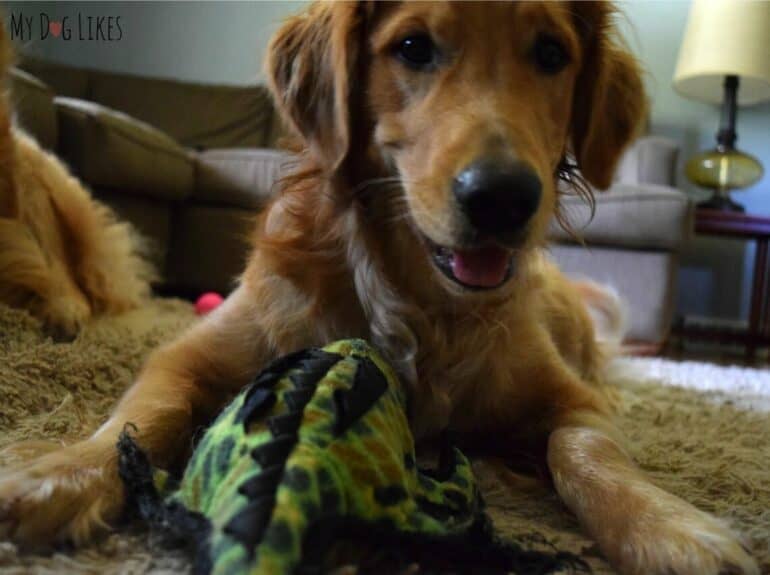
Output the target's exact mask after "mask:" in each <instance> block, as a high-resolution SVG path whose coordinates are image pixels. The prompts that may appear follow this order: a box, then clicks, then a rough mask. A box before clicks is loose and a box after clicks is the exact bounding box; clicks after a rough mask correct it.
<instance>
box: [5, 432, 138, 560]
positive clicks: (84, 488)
mask: <svg viewBox="0 0 770 575" xmlns="http://www.w3.org/2000/svg"><path fill="white" fill-rule="evenodd" d="M122 502H123V488H122V484H121V481H120V479H119V477H118V473H117V468H116V463H115V455H114V454H112V453H109V452H106V451H105V450H104V449H102V447H101V446H98V445H96V444H92V443H91V442H89V441H85V442H82V443H78V444H75V445H72V446H69V447H65V448H62V449H59V450H57V451H53V452H51V453H48V454H45V455H43V456H40V457H37V458H35V459H33V460H31V461H29V462H28V463H25V464H20V465H15V466H12V467H10V468H5V469H2V470H0V539H9V540H11V541H14V542H16V543H18V544H20V545H22V546H23V547H40V546H45V545H47V544H50V543H54V542H61V541H68V542H73V543H76V544H80V543H83V542H85V541H88V540H89V539H91V538H92V537H93V536H94V535H95V534H97V533H99V532H100V531H104V530H105V529H106V528H107V527H108V523H109V522H112V521H114V520H115V519H117V517H118V515H119V513H120V511H121V508H122Z"/></svg>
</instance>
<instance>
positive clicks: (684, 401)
mask: <svg viewBox="0 0 770 575" xmlns="http://www.w3.org/2000/svg"><path fill="white" fill-rule="evenodd" d="M194 321H196V320H195V316H194V314H193V311H192V306H190V305H189V304H187V303H185V302H181V301H177V300H168V299H166V300H163V299H157V300H153V301H152V302H149V303H148V304H147V305H146V306H145V307H144V308H143V309H140V310H137V311H134V312H131V313H128V314H125V315H123V316H121V317H118V318H103V319H99V320H96V321H94V322H93V323H92V324H91V325H89V326H88V327H86V328H85V329H84V330H83V332H82V333H81V334H80V336H79V337H78V338H77V340H75V341H74V342H72V343H55V342H53V341H51V339H50V338H48V337H46V336H45V335H44V334H43V332H42V330H41V326H40V324H39V322H37V321H36V320H35V319H33V318H31V317H30V316H29V315H28V314H26V313H25V312H22V311H18V310H12V309H10V308H7V307H4V306H1V305H0V450H2V448H3V447H5V446H7V445H9V444H11V443H13V442H15V441H19V440H23V439H35V440H38V439H46V440H55V441H62V442H69V441H73V440H75V439H76V438H79V437H82V436H84V435H86V434H88V433H89V432H90V431H92V430H93V429H95V428H96V427H97V426H98V425H99V424H100V422H101V421H103V419H104V418H105V417H106V415H107V413H108V412H109V410H110V408H111V406H112V405H113V403H114V401H115V399H116V398H117V397H118V396H119V395H120V394H121V393H122V391H123V390H124V389H125V388H126V387H127V386H128V385H129V384H130V382H131V380H132V378H133V376H134V374H135V373H136V371H137V370H138V368H139V366H140V364H141V363H142V360H143V359H144V358H145V356H146V355H147V353H148V352H149V351H150V350H151V349H152V348H153V347H155V346H157V345H158V344H159V343H161V342H163V341H166V340H168V339H169V338H171V337H173V336H174V335H176V334H177V333H179V332H180V331H181V330H183V329H184V328H185V327H187V326H189V325H190V324H192V323H193V322H194ZM610 381H611V383H612V387H613V389H614V393H615V394H616V395H617V398H618V404H619V412H620V424H621V427H622V428H623V429H624V431H625V432H626V434H627V435H628V436H629V437H630V438H631V439H632V440H633V442H634V446H635V447H634V455H635V457H636V458H637V460H638V461H639V463H640V465H641V466H642V467H643V468H644V470H645V471H646V472H647V473H648V474H649V475H650V476H651V477H652V478H653V479H654V480H655V481H656V482H657V483H658V484H659V485H660V486H661V487H663V488H665V489H667V490H669V491H671V492H673V493H675V494H677V495H679V496H681V497H683V498H685V499H687V500H688V501H690V502H692V503H694V504H695V505H697V506H698V507H700V508H701V509H703V510H706V511H709V512H711V513H714V514H716V515H718V516H720V517H723V518H725V519H726V520H728V521H729V522H730V523H732V524H733V526H734V527H735V528H736V529H738V530H739V531H740V532H742V533H743V534H744V535H745V537H746V541H747V543H748V546H749V548H750V549H751V550H752V551H753V553H754V555H755V556H756V558H757V559H758V561H759V562H760V565H761V570H762V572H767V573H770V372H768V371H760V370H752V369H744V368H728V367H717V366H713V365H710V364H702V363H692V362H681V363H680V362H672V361H667V360H662V359H619V360H617V361H616V362H615V363H614V364H613V366H612V368H611V377H610ZM2 465H3V457H2V453H1V451H0V468H1V467H2ZM475 468H476V472H477V475H478V477H479V481H480V483H481V485H482V488H483V491H484V495H485V498H486V501H487V505H488V511H489V514H490V516H491V517H492V519H493V521H494V523H495V526H496V528H497V529H498V531H499V532H500V533H501V534H502V535H504V536H505V537H506V538H511V539H514V540H523V541H527V542H528V543H527V545H528V546H534V547H540V548H543V549H546V548H549V545H553V546H555V547H556V548H558V549H560V550H566V551H572V552H574V553H577V554H578V555H580V556H581V557H582V558H583V559H584V560H585V561H587V562H588V564H589V565H590V566H591V568H592V569H593V571H594V572H595V573H611V570H610V569H609V568H608V567H607V565H606V563H605V562H604V561H603V560H602V559H601V557H600V556H599V553H598V550H597V548H596V546H595V545H594V544H593V543H592V542H591V541H590V540H589V539H587V538H586V537H584V536H583V535H582V534H581V532H580V528H579V526H578V525H577V523H576V521H575V520H574V518H573V517H572V516H571V515H570V514H569V512H568V511H567V510H566V509H565V508H564V507H563V505H561V503H560V502H559V500H558V498H557V497H556V496H555V495H554V494H553V493H551V492H550V491H549V490H547V489H545V488H543V487H542V486H540V485H539V484H538V483H536V482H535V481H521V485H519V486H517V488H516V489H513V488H511V486H510V485H511V484H510V482H507V481H506V482H503V481H502V480H501V478H500V477H499V475H498V474H497V473H499V472H497V471H494V470H493V468H492V467H490V466H487V465H484V464H483V463H478V464H476V466H475ZM0 473H1V471H0ZM533 534H535V537H533ZM188 570H189V564H188V563H187V560H186V558H185V557H184V556H182V555H180V554H179V553H176V552H173V551H168V550H164V549H162V548H160V547H159V545H158V542H157V541H155V540H154V538H153V537H152V536H151V535H148V534H147V533H146V532H145V531H144V530H142V529H141V528H140V527H136V526H133V527H132V526H129V527H127V528H125V529H122V530H121V531H119V532H117V533H115V534H113V535H111V536H109V537H107V538H105V539H104V540H102V541H101V542H99V543H97V544H95V545H93V546H92V547H89V548H87V549H82V550H78V551H76V552H72V551H64V550H62V551H58V552H54V553H51V554H48V555H28V554H23V553H20V552H19V551H18V550H17V549H16V548H15V547H14V545H13V544H11V543H8V542H0V573H3V574H22V573H23V574H27V573H34V574H53V573H70V574H77V575H79V574H98V575H111V574H118V573H120V574H121V575H123V574H145V573H152V574H160V573H185V572H187V571H188Z"/></svg>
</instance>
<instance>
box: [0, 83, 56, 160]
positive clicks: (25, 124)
mask: <svg viewBox="0 0 770 575" xmlns="http://www.w3.org/2000/svg"><path fill="white" fill-rule="evenodd" d="M9 75H10V78H11V92H12V94H13V95H12V101H13V106H14V111H15V112H16V116H17V118H18V122H19V126H20V127H21V128H22V129H23V130H25V131H26V132H28V133H29V134H30V135H32V136H33V137H34V138H35V139H36V140H37V141H38V143H39V144H40V145H41V146H43V147H44V148H46V149H47V150H53V149H55V148H56V142H57V138H58V124H57V121H56V107H55V106H54V102H53V99H54V93H53V91H52V90H51V89H50V88H49V87H48V86H46V85H45V84H44V83H43V82H41V81H40V80H38V79H37V78H35V77H34V76H32V75H31V74H28V73H26V72H24V71H23V70H19V69H18V68H11V70H10V72H9Z"/></svg>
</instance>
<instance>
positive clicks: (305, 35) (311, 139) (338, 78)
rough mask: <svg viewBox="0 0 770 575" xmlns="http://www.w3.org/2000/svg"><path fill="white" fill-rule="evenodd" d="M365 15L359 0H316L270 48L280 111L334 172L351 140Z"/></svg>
mask: <svg viewBox="0 0 770 575" xmlns="http://www.w3.org/2000/svg"><path fill="white" fill-rule="evenodd" d="M362 18H363V16H362V6H361V5H360V3H358V2H333V1H328V2H316V3H313V4H311V6H310V7H309V8H308V9H306V10H305V11H304V12H302V13H300V14H298V15H297V16H294V17H292V18H290V19H289V20H287V21H286V22H285V23H284V25H283V26H282V27H281V28H280V30H278V32H277V33H276V34H275V36H273V38H272V40H271V42H270V46H269V48H268V55H267V62H266V68H267V70H266V72H267V76H268V82H269V85H270V89H271V90H272V92H273V97H274V100H275V102H276V104H277V106H278V108H279V111H280V112H281V114H282V116H283V119H284V120H285V121H286V122H287V123H288V124H289V126H290V127H291V128H293V129H294V131H295V132H296V133H297V134H299V135H300V136H301V137H302V138H303V140H304V143H305V144H306V146H307V147H308V149H309V150H310V152H311V153H313V154H314V155H315V156H316V157H317V159H318V160H319V161H321V163H322V165H323V167H324V168H326V169H327V170H329V172H334V171H335V170H337V169H338V168H339V167H340V165H341V164H342V162H343V161H344V160H345V158H346V156H347V154H348V151H349V149H350V145H351V117H350V116H351V109H350V108H351V89H352V83H353V78H354V75H355V74H356V69H357V57H358V51H359V42H360V37H359V34H358V30H359V25H360V24H361V20H362Z"/></svg>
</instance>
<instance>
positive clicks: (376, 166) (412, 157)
mask: <svg viewBox="0 0 770 575" xmlns="http://www.w3.org/2000/svg"><path fill="white" fill-rule="evenodd" d="M267 74H268V77H269V82H270V85H271V88H272V91H273V94H274V96H275V100H276V104H277V106H278V107H279V109H280V111H281V113H282V114H283V116H284V118H285V120H286V121H287V122H288V123H289V124H290V126H291V128H292V129H293V131H294V132H295V134H296V136H297V139H298V142H299V145H300V147H301V148H302V152H301V156H300V157H301V160H300V165H299V166H298V169H297V171H296V172H295V173H294V174H293V175H292V176H291V177H289V178H287V179H286V180H285V181H284V182H283V189H282V192H281V194H280V195H278V197H277V198H276V199H275V200H274V202H273V203H272V204H271V206H270V207H269V209H267V210H266V211H265V213H264V214H263V217H262V218H261V220H260V221H259V224H258V230H257V233H256V235H255V243H254V250H253V254H252V256H251V259H250V260H249V262H248V265H247V268H246V270H245V272H244V273H243V275H242V278H241V281H240V284H239V287H238V288H237V289H236V290H235V291H234V292H233V293H232V294H231V295H230V296H229V297H228V299H227V300H226V302H225V303H224V304H223V305H222V306H220V307H219V308H218V309H217V310H216V311H215V312H214V313H212V314H211V315H209V316H208V317H206V319H205V320H203V321H202V322H201V323H199V324H197V325H196V326H194V327H193V328H192V329H191V330H190V331H189V332H188V333H187V334H185V335H183V336H182V337H181V338H180V339H179V340H178V341H175V342H173V343H171V344H169V345H166V346H165V347H163V348H161V349H159V350H158V351H156V352H155V353H154V354H153V355H152V356H151V357H150V358H149V360H148V361H147V363H146V365H145V366H144V369H143V371H142V372H141V374H140V375H139V377H138V380H137V382H136V384H135V385H134V386H133V387H132V388H131V389H130V390H129V391H128V392H127V393H126V395H125V396H124V397H123V399H122V400H121V401H120V403H119V404H118V406H117V408H116V410H115V412H114V413H113V415H112V416H111V418H110V419H109V420H108V421H107V422H106V423H105V424H104V425H103V426H102V427H101V428H100V429H99V430H98V431H97V432H96V433H95V434H94V435H93V436H92V437H90V438H89V439H86V440H85V441H82V442H80V443H76V444H73V445H70V446H67V447H64V448H63V449H60V450H58V451H54V452H51V453H48V454H45V455H42V456H40V457H38V458H37V459H34V460H32V461H31V462H28V463H26V464H25V465H22V466H19V467H16V468H12V469H7V470H5V471H4V472H3V473H2V478H1V479H0V525H1V526H2V527H0V529H2V531H3V535H4V536H5V537H8V538H10V539H12V540H15V541H18V542H21V543H26V544H32V543H36V542H46V541H51V540H62V539H70V540H74V541H76V542H82V541H84V540H86V539H88V538H89V537H90V536H91V535H92V534H93V533H94V532H95V531H96V530H97V529H98V528H101V527H103V526H104V525H105V523H110V522H113V521H115V520H116V519H117V518H118V516H119V514H120V511H121V505H122V502H123V492H122V488H121V482H120V480H119V479H118V474H117V466H116V459H117V454H116V449H115V443H116V440H117V437H118V435H119V434H120V433H121V431H122V430H123V429H124V427H125V425H126V423H127V422H132V423H133V424H135V425H136V426H137V429H138V431H137V432H136V439H137V441H138V442H139V443H140V444H141V446H142V447H143V448H144V449H146V450H147V451H148V452H149V454H150V456H151V459H152V461H153V463H154V464H156V465H159V466H164V467H174V466H177V465H179V464H180V463H182V462H183V461H184V458H185V456H186V453H185V452H186V451H187V450H189V447H190V443H191V441H192V433H193V430H194V429H196V427H198V426H200V425H201V424H204V423H205V422H207V421H209V420H210V419H211V418H212V416H214V415H215V414H216V413H217V411H218V410H220V409H221V408H222V406H223V405H224V403H225V402H226V401H227V400H228V399H229V398H231V397H232V395H233V394H234V393H236V392H237V391H238V390H239V389H240V388H241V387H242V386H244V385H245V384H246V383H248V382H249V380H250V378H252V377H253V376H254V374H255V373H256V372H257V371H258V370H259V369H260V366H262V365H263V364H264V363H265V362H267V361H268V360H269V359H271V358H273V357H275V356H277V355H279V354H284V353H287V352H290V351H292V350H295V349H298V348H303V347H306V346H318V345H322V344H325V343H327V342H329V341H331V340H335V339H337V338H344V337H352V336H360V337H365V338H368V339H369V340H371V341H373V342H374V343H375V344H376V345H377V346H378V347H379V348H380V349H381V350H382V351H383V353H385V354H386V355H387V357H388V358H389V359H390V360H391V361H392V362H393V363H394V364H395V365H396V366H397V367H398V369H399V370H400V373H401V375H402V377H403V378H405V380H406V381H408V383H409V385H410V389H411V410H410V411H411V413H410V417H411V421H412V423H413V427H414V431H415V433H416V435H417V436H418V437H420V438H423V437H430V436H433V435H435V434H437V433H438V432H440V431H442V430H445V429H449V430H452V431H453V432H454V433H457V434H460V435H461V436H463V435H464V436H466V437H468V438H469V441H470V442H471V444H473V445H479V446H487V447H489V446H494V447H495V449H497V450H498V454H499V455H501V456H503V457H508V458H509V460H511V459H512V458H513V454H515V453H518V452H520V451H521V450H522V449H523V448H525V447H531V448H532V449H535V450H540V451H541V452H542V455H543V457H544V459H545V461H547V466H548V469H549V471H550V475H551V477H552V480H553V485H554V486H555V489H556V490H557V491H558V493H559V494H560V496H561V497H562V499H563V501H564V503H565V504H566V505H567V506H568V507H569V508H570V509H571V510H572V511H573V512H574V513H575V515H576V516H577V517H578V518H579V520H580V522H581V523H582V525H583V527H584V529H585V530H586V531H587V532H588V533H589V534H590V535H591V536H592V537H593V538H595V540H596V541H597V542H598V544H599V546H600V548H601V550H602V552H603V553H604V555H605V556H606V557H607V559H608V560H609V561H610V563H611V564H612V565H613V566H614V567H615V568H616V569H617V570H618V571H620V572H622V573H634V574H651V573H657V574H671V573H678V574H684V573H693V574H695V573H697V574H707V573H708V574H714V575H716V574H717V573H723V572H731V573H757V565H756V563H755V562H754V561H753V560H752V558H751V557H750V556H749V555H748V554H747V552H746V551H745V550H744V548H743V547H742V545H741V544H740V542H739V539H738V538H737V537H736V536H734V535H733V534H732V533H731V532H730V530H729V529H728V528H727V527H726V526H725V525H724V524H723V523H722V522H720V521H719V520H717V519H715V518H713V517H711V516H709V515H708V514H706V513H704V512H702V511H699V510H698V509H696V508H695V507H693V506H692V505H690V504H688V503H686V502H684V501H682V500H681V499H679V498H677V497H675V496H674V495H671V494H669V493H666V492H664V491H663V490H661V489H659V488H658V487H656V486H655V485H653V484H652V483H651V482H650V480H649V479H648V478H647V477H646V476H645V474H644V473H643V472H642V471H641V470H640V469H639V468H638V467H637V466H636V465H635V464H634V462H633V461H632V460H631V459H630V457H629V455H628V451H627V449H626V447H625V446H624V440H623V438H622V436H621V434H620V432H619V431H618V430H617V429H616V428H615V427H614V426H613V424H612V418H611V412H610V408H609V407H608V401H607V399H606V398H605V397H604V393H603V388H602V385H601V373H602V353H601V349H600V347H599V345H598V344H597V343H596V333H595V330H594V328H593V326H592V323H591V320H590V318H589V313H588V311H587V309H586V306H585V304H584V303H583V300H582V296H581V290H580V289H577V288H576V287H575V286H574V285H573V284H571V283H570V282H569V281H567V280H566V279H565V278H564V277H563V276H562V275H561V273H560V272H559V271H558V270H557V269H556V268H555V267H554V266H553V265H552V264H550V263H549V262H548V261H547V260H546V259H545V257H544V255H543V251H544V250H543V248H544V246H545V245H546V231H547V227H548V223H549V221H550V220H551V219H552V218H553V217H554V216H555V215H557V214H558V206H559V194H558V192H557V189H558V188H557V180H558V179H559V177H560V176H561V177H566V176H565V173H567V172H570V171H574V170H573V169H571V168H569V163H570V160H569V158H570V157H574V158H575V161H576V162H577V165H578V166H579V168H580V172H581V174H582V176H583V177H584V178H585V179H586V180H588V181H589V182H590V183H592V184H593V185H595V186H596V187H599V188H605V187H607V186H608V185H609V184H610V181H611V178H612V174H613V170H614V168H615V164H616V161H617V160H618V158H619V156H620V154H621V153H622V151H623V149H624V146H626V144H627V143H628V142H629V140H630V139H631V138H632V137H633V136H634V132H635V130H636V127H637V125H638V124H639V122H640V120H641V118H642V116H644V111H645V100H644V96H643V86H642V82H641V80H640V73H639V69H638V66H637V64H636V63H635V61H634V59H633V58H632V57H631V56H630V55H629V54H628V53H627V52H625V51H624V50H623V49H622V48H621V46H620V44H619V43H618V41H617V39H616V38H615V30H614V28H613V14H612V7H611V5H609V4H607V3H604V2H574V3H556V2H544V3H536V2H489V3H483V2H469V3H461V2H448V3H440V2H415V3H408V2H404V3H395V2H388V3H376V2H329V3H325V2H321V3H316V4H312V5H311V6H310V7H308V8H307V9H306V10H305V11H304V12H303V13H302V14H300V15H298V16H296V17H294V18H292V19H290V20H288V21H287V22H286V23H285V24H284V25H283V27H282V28H281V29H280V31H279V32H278V33H277V34H276V36H275V37H274V38H273V40H272V43H271V44H270V47H269V56H268V61H267ZM594 296H595V294H594Z"/></svg>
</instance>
